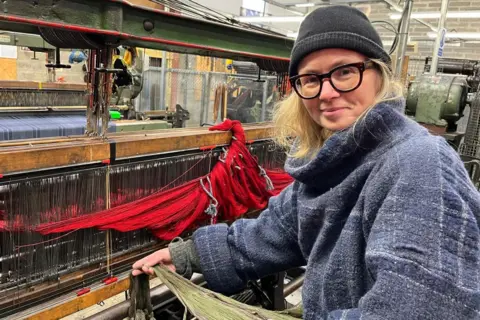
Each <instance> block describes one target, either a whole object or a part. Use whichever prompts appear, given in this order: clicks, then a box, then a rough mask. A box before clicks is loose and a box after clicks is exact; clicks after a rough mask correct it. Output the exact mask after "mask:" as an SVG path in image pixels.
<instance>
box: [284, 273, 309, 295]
mask: <svg viewBox="0 0 480 320" xmlns="http://www.w3.org/2000/svg"><path fill="white" fill-rule="evenodd" d="M304 280H305V275H301V276H300V277H298V278H296V279H293V280H292V281H290V282H289V283H287V284H286V285H285V287H283V296H284V297H286V296H289V295H291V294H292V293H293V292H294V291H295V290H297V289H298V288H300V287H301V286H302V285H303V281H304Z"/></svg>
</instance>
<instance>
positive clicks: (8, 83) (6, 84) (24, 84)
mask: <svg viewBox="0 0 480 320" xmlns="http://www.w3.org/2000/svg"><path fill="white" fill-rule="evenodd" d="M0 89H29V90H48V89H50V90H68V91H71V90H75V91H86V90H87V85H86V84H79V83H58V82H40V81H17V80H2V81H0Z"/></svg>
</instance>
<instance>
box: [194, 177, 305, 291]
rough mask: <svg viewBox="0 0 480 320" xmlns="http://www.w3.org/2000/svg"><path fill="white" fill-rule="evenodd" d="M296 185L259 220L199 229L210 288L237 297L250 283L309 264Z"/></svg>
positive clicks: (198, 244)
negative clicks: (304, 251)
mask: <svg viewBox="0 0 480 320" xmlns="http://www.w3.org/2000/svg"><path fill="white" fill-rule="evenodd" d="M295 189H296V183H293V184H291V185H290V186H288V187H287V188H285V189H284V190H283V191H282V192H281V193H280V194H279V195H277V196H275V197H272V198H270V200H269V204H268V207H267V209H265V210H264V211H263V212H262V213H261V214H260V215H259V217H258V218H256V219H239V220H237V221H235V222H234V223H232V224H231V226H227V225H226V224H217V225H211V226H206V227H202V228H199V229H198V230H197V231H195V233H194V235H193V239H194V244H195V248H196V251H197V254H198V257H199V260H200V266H201V269H202V274H203V275H204V277H205V280H206V281H207V283H208V285H209V287H210V288H211V289H212V290H214V291H217V292H221V293H225V294H233V293H236V292H238V291H239V290H241V289H242V288H244V287H245V284H246V282H247V281H248V280H252V279H260V278H262V277H264V276H266V275H269V274H273V273H276V272H280V271H284V270H287V269H290V268H293V267H297V266H302V265H305V264H306V262H305V259H304V257H303V255H302V253H301V251H300V248H299V245H298V224H297V213H296V212H297V210H296V208H295V206H296V204H295V202H296V199H295Z"/></svg>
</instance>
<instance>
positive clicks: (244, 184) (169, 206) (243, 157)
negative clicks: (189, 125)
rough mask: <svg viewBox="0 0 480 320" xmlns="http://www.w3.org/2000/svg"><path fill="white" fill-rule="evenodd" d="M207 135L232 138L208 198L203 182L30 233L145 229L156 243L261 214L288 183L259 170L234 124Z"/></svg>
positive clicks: (213, 176) (277, 174)
mask: <svg viewBox="0 0 480 320" xmlns="http://www.w3.org/2000/svg"><path fill="white" fill-rule="evenodd" d="M209 130H220V131H231V132H232V140H231V144H230V146H229V147H228V150H227V149H225V151H226V152H225V153H224V155H223V156H222V157H221V161H219V162H217V163H216V164H215V166H214V167H213V169H212V170H211V172H210V173H209V174H208V175H207V177H206V179H207V181H208V185H209V189H208V190H209V193H210V194H208V193H207V192H205V190H206V189H205V185H203V179H205V177H204V178H200V179H195V180H193V181H189V182H186V183H184V184H183V185H180V186H178V187H175V188H173V189H170V190H164V191H161V192H157V193H154V194H152V195H149V196H147V197H143V198H140V199H138V200H135V201H133V202H129V203H126V204H123V205H119V206H117V207H113V208H111V209H108V210H104V211H100V212H96V213H92V214H87V215H82V216H77V217H73V218H69V219H65V220H63V221H58V222H52V223H44V224H41V225H39V226H37V227H36V228H35V230H36V231H37V232H39V233H41V234H51V233H59V232H68V231H71V230H76V229H86V228H98V229H100V230H107V229H114V230H117V231H120V232H127V231H133V230H138V229H142V228H147V229H149V230H151V231H152V233H153V234H154V235H155V236H156V237H158V238H160V239H164V240H172V239H174V238H175V237H177V236H180V235H181V234H182V233H183V232H184V231H186V230H188V229H191V228H194V227H195V226H198V225H201V224H203V222H204V221H208V219H210V221H211V222H215V221H216V220H217V219H222V220H226V221H228V220H235V219H236V218H238V217H239V216H241V215H243V214H245V213H247V212H248V211H249V210H258V209H263V208H265V207H266V206H267V204H268V200H269V198H270V197H272V196H275V195H277V194H278V193H280V192H281V191H282V190H283V189H284V188H285V187H286V186H288V185H289V184H290V183H292V181H293V179H292V178H291V177H290V176H289V175H288V174H287V173H285V172H283V171H277V170H266V169H264V168H262V167H260V166H259V164H258V162H257V160H256V159H255V158H254V157H253V156H252V155H251V154H250V152H249V150H248V148H247V145H246V136H245V132H244V130H243V128H242V125H241V123H240V122H239V121H237V120H229V119H227V120H225V121H224V122H222V123H220V124H218V125H216V126H213V127H211V128H209ZM202 185H203V186H202ZM206 210H207V211H206ZM206 212H207V213H209V214H206Z"/></svg>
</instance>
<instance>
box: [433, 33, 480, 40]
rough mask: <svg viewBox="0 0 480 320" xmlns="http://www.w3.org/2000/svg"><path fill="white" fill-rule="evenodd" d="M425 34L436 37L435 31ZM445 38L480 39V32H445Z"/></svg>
mask: <svg viewBox="0 0 480 320" xmlns="http://www.w3.org/2000/svg"><path fill="white" fill-rule="evenodd" d="M427 36H429V37H430V38H432V39H435V38H437V33H435V32H428V33H427ZM445 36H446V38H450V39H470V40H480V32H447V34H446V35H445Z"/></svg>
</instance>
